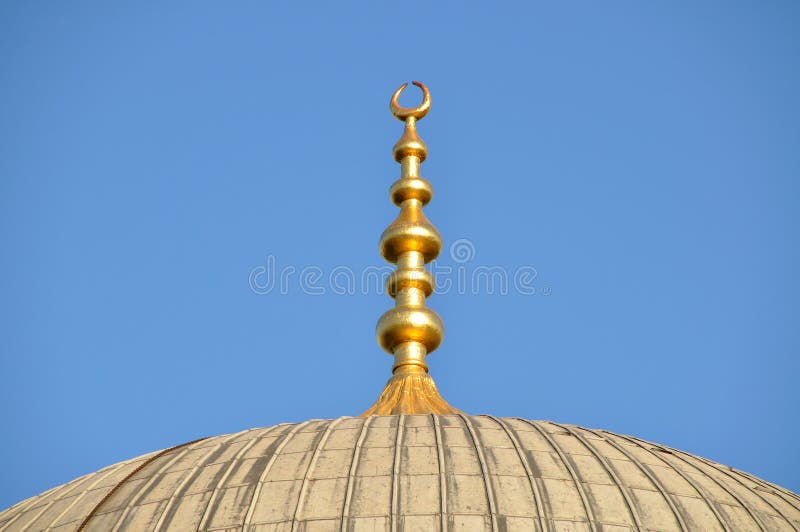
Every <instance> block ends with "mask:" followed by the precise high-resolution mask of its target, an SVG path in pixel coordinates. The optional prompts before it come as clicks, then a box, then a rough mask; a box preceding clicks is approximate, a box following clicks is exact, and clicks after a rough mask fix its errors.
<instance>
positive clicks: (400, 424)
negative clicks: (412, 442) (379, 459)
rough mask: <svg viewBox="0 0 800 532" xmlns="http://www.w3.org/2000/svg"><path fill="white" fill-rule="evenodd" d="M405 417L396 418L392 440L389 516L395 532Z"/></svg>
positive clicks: (401, 415)
mask: <svg viewBox="0 0 800 532" xmlns="http://www.w3.org/2000/svg"><path fill="white" fill-rule="evenodd" d="M405 419H406V416H405V415H403V414H400V415H399V416H398V418H397V433H396V435H395V440H394V462H393V463H392V510H391V512H392V516H391V525H390V526H391V531H392V532H396V531H397V521H398V515H397V514H398V511H399V508H398V506H399V504H400V494H399V488H400V453H401V451H402V447H401V445H402V443H403V428H404V426H405Z"/></svg>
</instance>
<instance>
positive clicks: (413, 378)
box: [362, 81, 459, 416]
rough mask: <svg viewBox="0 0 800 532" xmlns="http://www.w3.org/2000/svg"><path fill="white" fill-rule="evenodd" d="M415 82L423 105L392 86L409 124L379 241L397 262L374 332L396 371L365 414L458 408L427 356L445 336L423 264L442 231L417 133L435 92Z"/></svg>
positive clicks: (397, 111)
mask: <svg viewBox="0 0 800 532" xmlns="http://www.w3.org/2000/svg"><path fill="white" fill-rule="evenodd" d="M413 83H414V85H416V86H417V87H419V88H420V89H422V95H423V96H422V103H421V104H420V105H419V107H414V108H407V107H401V106H400V105H399V104H398V103H397V99H398V98H399V97H400V93H402V92H403V89H405V88H406V87H407V86H408V83H404V84H403V85H402V86H401V87H400V88H399V89H397V90H396V91H395V92H394V94H393V95H392V99H391V100H390V103H389V107H390V109H391V111H392V114H393V115H394V116H395V117H396V118H398V119H399V120H403V121H405V124H406V125H405V129H404V130H403V136H402V137H400V140H398V141H397V143H396V144H395V145H394V149H393V154H394V159H395V160H396V161H397V162H399V163H400V179H398V180H397V181H395V183H394V184H393V185H392V186H391V188H390V189H389V196H390V197H391V199H392V202H393V203H394V204H395V205H397V206H398V207H400V214H399V215H398V216H397V219H395V221H394V222H392V223H391V224H390V225H389V227H387V228H386V230H385V231H384V232H383V234H382V235H381V241H380V250H381V255H383V258H384V259H386V260H387V261H389V262H391V263H394V264H397V270H395V271H394V272H393V273H392V274H391V275H390V276H389V279H388V280H387V283H386V288H387V292H388V294H389V295H390V296H391V297H392V298H394V300H395V306H394V308H392V309H390V310H388V311H387V312H385V313H384V314H383V316H381V318H380V320H378V325H377V326H376V331H375V332H376V336H377V339H378V344H380V346H381V347H382V348H383V349H384V350H385V351H386V352H388V353H390V354H392V355H394V365H393V367H392V374H393V375H392V378H391V379H389V382H388V383H387V384H386V387H385V388H384V390H383V393H381V395H380V397H379V398H378V400H377V402H376V403H375V404H374V405H373V406H372V407H371V408H370V409H369V410H367V411H366V412H364V413H363V414H362V416H371V415H389V414H431V413H434V414H455V413H458V412H459V411H458V410H457V409H455V408H453V407H452V406H450V405H449V404H448V403H447V401H445V400H444V398H442V396H441V395H440V394H439V390H437V388H436V384H435V383H434V382H433V378H431V376H430V375H428V365H427V363H426V362H425V358H426V357H427V356H428V354H430V353H431V352H433V351H434V350H435V349H436V348H437V347H439V344H440V343H441V341H442V339H443V337H444V324H443V323H442V320H441V318H439V316H438V315H437V314H436V313H435V312H434V311H433V310H431V309H429V308H428V307H427V306H426V298H427V297H428V296H429V295H431V293H433V288H434V280H433V275H432V274H431V273H430V272H429V271H428V270H426V269H425V264H427V263H429V262H430V261H432V260H433V259H435V258H436V256H437V255H438V254H439V251H440V250H441V249H442V237H441V236H440V235H439V232H438V231H437V230H436V228H435V227H434V226H433V225H432V224H431V223H430V222H429V221H428V219H427V218H426V217H425V214H423V212H422V207H423V206H424V205H426V204H427V203H428V202H429V201H430V200H431V198H432V197H433V186H432V185H431V184H430V182H428V181H427V180H426V179H423V178H422V177H420V175H419V168H420V163H422V161H424V160H425V158H426V157H427V155H428V147H427V146H426V145H425V142H423V141H422V139H421V138H420V137H419V135H418V134H417V129H416V121H417V120H419V119H420V118H422V117H424V116H425V115H426V114H428V111H429V110H430V108H431V95H430V92H428V88H427V87H426V86H425V85H423V84H422V83H420V82H418V81H414V82H413Z"/></svg>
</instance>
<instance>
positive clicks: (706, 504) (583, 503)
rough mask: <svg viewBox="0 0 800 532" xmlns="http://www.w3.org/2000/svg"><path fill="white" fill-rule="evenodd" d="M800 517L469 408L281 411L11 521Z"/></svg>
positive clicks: (586, 523)
mask: <svg viewBox="0 0 800 532" xmlns="http://www.w3.org/2000/svg"><path fill="white" fill-rule="evenodd" d="M119 528H123V529H128V530H180V531H185V530H226V531H232V530H243V529H244V530H258V531H289V530H305V531H328V530H352V531H362V530H364V531H367V530H368V531H383V530H387V531H388V530H402V531H412V530H425V531H427V530H440V529H442V530H448V529H452V530H493V531H515V530H526V531H527V530H604V531H605V530H619V531H622V530H637V529H638V530H661V531H671V530H703V531H711V530H796V529H798V528H800V497H798V496H797V495H795V494H793V493H791V492H789V491H787V490H785V489H782V488H780V487H778V486H775V485H773V484H770V483H768V482H765V481H763V480H760V479H758V478H755V477H753V476H751V475H748V474H745V473H742V472H740V471H737V470H734V469H731V468H729V467H726V466H722V465H720V464H717V463H714V462H712V461H710V460H706V459H704V458H700V457H697V456H693V455H690V454H686V453H683V452H680V451H677V450H675V449H670V448H667V447H664V446H661V445H656V444H653V443H649V442H646V441H644V440H640V439H637V438H633V437H629V436H621V435H618V434H614V433H611V432H608V431H603V430H590V429H585V428H581V427H577V426H574V425H564V424H557V423H552V422H548V421H528V420H524V419H519V418H496V417H491V416H467V415H438V414H430V415H399V416H369V417H362V418H352V417H341V418H338V419H333V420H311V421H306V422H304V423H298V424H280V425H275V426H273V427H268V428H261V429H252V430H247V431H244V432H239V433H236V434H229V435H223V436H216V437H212V438H206V439H202V440H197V441H194V442H190V443H186V444H183V445H178V446H176V447H172V448H169V449H166V450H164V451H160V452H155V453H151V454H147V455H144V456H140V457H138V458H134V459H133V460H128V461H125V462H121V463H118V464H115V465H112V466H110V467H107V468H105V469H101V470H100V471H98V472H96V473H92V474H89V475H86V476H83V477H81V478H78V479H76V480H74V481H72V482H69V483H67V484H64V485H62V486H59V487H56V488H53V489H51V490H50V491H47V492H45V493H43V494H42V495H39V496H38V497H32V498H30V499H28V500H25V501H22V502H20V503H19V504H17V505H15V506H13V507H12V508H9V509H8V510H6V511H4V512H3V513H0V530H4V531H6V530H8V531H12V530H44V529H47V530H53V531H68V530H69V531H73V530H98V531H108V530H117V529H119Z"/></svg>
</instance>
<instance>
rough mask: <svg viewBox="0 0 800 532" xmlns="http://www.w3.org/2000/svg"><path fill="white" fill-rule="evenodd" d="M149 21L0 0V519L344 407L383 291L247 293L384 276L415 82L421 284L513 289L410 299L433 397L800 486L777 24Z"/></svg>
mask: <svg viewBox="0 0 800 532" xmlns="http://www.w3.org/2000/svg"><path fill="white" fill-rule="evenodd" d="M164 4H165V3H163V2H158V3H157V2H129V3H128V4H127V5H122V4H120V3H108V2H96V3H87V2H49V3H31V2H21V1H20V2H4V3H3V4H2V6H0V65H2V76H0V176H2V179H0V202H1V204H0V217H2V222H0V231H1V233H0V245H2V253H0V290H1V291H2V306H1V307H0V308H1V309H2V310H1V312H2V315H0V323H2V325H0V327H1V328H2V329H1V331H2V358H1V359H0V373H1V374H2V383H3V384H2V386H0V401H1V404H2V413H1V414H0V415H1V416H2V417H1V418H0V426H2V427H3V437H2V438H0V468H2V471H3V474H2V478H3V480H2V483H1V486H0V507H5V506H8V505H10V504H12V503H14V502H16V501H17V500H20V499H22V498H25V497H28V496H31V495H34V494H36V493H38V492H41V491H43V490H45V489H47V488H50V487H52V486H54V485H56V484H60V483H63V482H65V481H68V480H70V479H72V478H74V477H75V476H78V475H80V474H84V473H88V472H91V471H93V470H96V469H99V468H101V467H103V466H105V465H107V464H110V463H113V462H117V461H119V460H123V459H127V458H129V457H132V456H136V455H139V454H142V453H145V452H148V451H152V450H156V449H160V448H164V447H168V446H171V445H175V444H178V443H182V442H185V441H188V440H192V439H195V438H198V437H201V436H208V435H216V434H221V433H226V432H233V431H239V430H243V429H246V428H250V427H257V426H268V425H272V424H276V423H279V422H285V421H300V420H305V419H309V418H330V417H337V416H341V415H357V414H359V413H360V412H361V411H363V410H364V409H366V408H367V407H368V406H370V404H371V403H372V402H373V400H374V399H375V398H376V397H377V395H378V393H379V392H380V390H381V388H382V386H383V384H384V382H385V381H386V379H387V378H388V376H389V373H390V367H391V359H390V357H389V356H387V355H385V354H383V353H382V352H381V351H380V349H379V347H378V346H377V344H376V343H375V339H374V324H375V322H376V320H377V318H378V316H379V315H380V314H381V313H382V312H383V311H385V310H386V309H387V308H389V306H390V305H391V300H390V299H389V298H388V297H387V296H385V295H383V294H379V293H376V291H375V290H368V293H366V294H364V293H362V292H363V290H357V293H355V294H349V295H340V294H337V293H334V291H333V290H332V289H331V286H329V285H328V286H326V282H325V281H324V280H323V281H320V282H319V283H318V284H320V285H322V287H323V289H326V290H325V293H324V294H322V295H316V296H315V295H310V294H308V293H305V292H308V290H306V291H305V292H304V291H303V290H302V289H301V287H300V286H299V282H298V280H297V278H296V277H292V278H290V281H291V282H290V283H289V286H288V287H287V288H288V290H286V291H287V292H288V293H286V294H281V293H279V292H280V290H278V289H276V290H275V291H273V292H271V293H269V294H258V293H256V292H254V291H253V290H252V289H251V287H250V281H249V279H250V276H251V272H253V271H254V269H257V268H259V267H260V266H261V267H264V266H265V265H266V264H267V261H268V258H267V257H269V256H273V257H275V260H276V268H283V267H287V266H293V267H295V268H296V270H297V271H300V270H301V269H303V268H306V267H317V268H319V269H320V271H322V272H323V274H324V275H329V274H330V272H332V271H333V269H334V268H335V267H337V266H345V267H347V268H350V269H351V270H352V271H354V272H361V271H363V269H364V268H366V267H368V266H380V265H381V264H382V259H381V258H380V256H379V255H378V250H377V240H378V236H379V235H380V233H381V231H382V230H383V228H384V227H385V226H386V225H387V224H388V223H389V222H390V221H391V220H392V219H393V217H394V216H395V214H396V212H397V211H396V208H395V207H394V206H392V205H391V204H390V203H389V200H388V198H387V190H388V187H389V185H390V184H391V183H392V181H393V180H394V179H395V178H396V177H397V176H398V172H399V168H398V166H397V165H396V164H395V163H394V161H392V159H391V154H390V150H391V146H392V145H393V143H394V142H395V140H397V138H398V137H399V135H400V133H401V130H402V125H401V124H400V123H399V122H397V121H395V120H394V119H393V118H392V117H391V116H390V114H389V111H388V100H389V96H390V95H391V93H392V91H393V90H394V89H395V88H396V87H397V86H399V85H400V84H401V83H402V82H404V81H408V80H411V79H420V80H422V81H424V82H425V83H427V84H428V86H429V87H430V89H431V92H432V96H433V109H432V111H431V113H430V114H429V115H428V117H427V118H425V120H423V121H422V122H421V123H420V131H421V134H422V136H423V138H424V139H425V140H426V141H427V143H428V146H429V148H430V158H429V160H428V161H427V162H426V163H425V165H424V167H423V169H424V175H425V176H427V177H428V178H429V179H430V180H431V181H432V182H433V184H434V186H435V188H436V194H437V195H436V197H435V198H434V200H433V202H432V203H431V204H430V205H429V206H428V207H427V208H426V212H427V213H428V215H429V217H430V218H431V220H432V221H433V222H434V223H435V224H436V225H437V226H438V228H439V229H440V231H441V232H442V234H443V235H444V238H445V241H446V246H447V247H446V248H445V251H444V253H443V257H442V260H441V261H440V263H441V264H442V266H448V265H449V266H450V267H452V268H455V269H457V268H458V267H462V268H466V269H467V270H469V269H474V268H477V267H479V266H499V267H500V268H503V269H504V271H507V272H511V273H513V272H514V271H516V270H517V269H518V268H519V267H521V266H526V267H532V268H535V269H536V272H537V276H536V278H535V279H534V286H535V288H536V293H535V294H533V295H525V294H522V293H520V292H519V291H518V290H514V288H513V287H512V288H511V289H510V290H509V293H508V294H506V295H500V294H497V293H489V292H490V291H489V290H488V289H483V290H481V289H479V290H478V291H477V292H478V293H477V294H475V293H472V291H471V290H466V291H464V290H462V291H461V293H459V290H457V289H456V288H451V289H450V290H448V291H446V293H442V294H440V295H436V296H434V297H433V298H431V300H430V304H431V306H432V307H433V308H435V309H436V310H437V311H438V312H439V314H440V315H441V316H442V317H443V319H444V321H445V324H446V326H447V330H448V333H447V337H446V338H445V341H444V344H443V345H442V347H441V349H440V350H439V351H437V352H436V353H434V354H433V355H432V356H431V358H430V363H431V367H432V373H433V375H434V376H435V377H436V379H437V382H438V384H439V387H440V389H441V390H442V392H443V394H444V395H445V397H446V398H447V399H448V400H449V401H450V402H451V403H452V404H453V405H455V406H457V407H460V408H462V409H464V410H465V411H467V412H469V413H474V414H478V413H491V414H494V415H501V416H520V417H525V418H531V419H552V420H555V421H559V422H564V423H575V424H580V425H584V426H589V427H600V428H605V429H608V430H613V431H616V432H621V433H625V434H634V435H637V436H639V437H642V438H645V439H649V440H654V441H657V442H659V443H663V444H665V445H669V446H673V447H678V448H680V449H683V450H686V451H689V452H693V453H697V454H700V455H702V456H705V457H708V458H711V459H713V460H716V461H719V462H722V463H725V464H728V465H731V466H734V467H736V468H740V469H744V470H746V471H748V472H750V473H752V474H755V475H758V476H761V477H763V478H765V479H767V480H770V481H773V482H777V483H779V484H781V485H784V486H786V487H788V488H790V489H793V490H795V491H800V454H798V452H797V441H798V439H800V424H798V410H799V409H798V407H800V389H799V387H798V370H799V369H800V362H798V353H799V352H800V328H799V327H798V310H800V309H799V308H798V307H799V306H800V303H798V301H800V284H798V278H797V271H798V267H800V264H798V262H799V261H798V237H800V234H798V233H800V227H799V226H798V213H797V209H798V207H797V206H798V200H800V195H799V194H798V180H800V149H799V148H800V112H799V111H800V105H799V104H798V95H799V94H800V68H799V67H800V65H798V57H800V31H798V28H800V4H798V3H797V2H792V1H785V2H779V1H775V2H756V1H753V2H624V1H622V2H612V3H609V2H604V3H602V5H601V4H600V3H597V2H586V3H581V2H569V3H567V2H549V3H543V2H541V3H540V2H519V3H506V4H505V7H503V8H502V9H501V8H498V7H497V6H495V5H489V3H481V4H477V3H462V2H435V3H434V2H423V3H413V2H405V3H402V4H398V3H391V4H390V3H389V2H366V1H364V2H336V3H333V2H331V3H319V4H303V3H301V2H280V3H279V2H266V1H264V2H228V3H220V2H186V3H183V4H181V3H170V5H169V6H166V5H164ZM301 4H302V5H301ZM408 92H409V94H408V95H405V96H407V98H406V99H405V100H403V102H404V103H405V104H406V105H410V104H413V103H415V102H417V101H418V100H417V98H418V97H419V93H418V92H417V89H415V88H414V89H413V91H412V90H409V91H408ZM459 239H467V240H469V242H470V245H471V246H472V247H471V248H470V250H469V251H473V250H474V252H475V255H474V257H472V258H471V260H470V261H468V262H465V263H458V262H456V261H454V260H453V258H452V257H450V254H449V250H448V248H449V246H450V245H451V244H452V243H453V242H455V241H457V240H459ZM255 271H258V270H255ZM467 273H468V274H469V271H467Z"/></svg>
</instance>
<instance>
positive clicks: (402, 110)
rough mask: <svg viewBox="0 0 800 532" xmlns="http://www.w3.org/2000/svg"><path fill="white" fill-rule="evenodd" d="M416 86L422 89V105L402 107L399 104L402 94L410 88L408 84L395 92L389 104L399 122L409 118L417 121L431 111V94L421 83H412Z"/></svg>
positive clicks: (404, 84)
mask: <svg viewBox="0 0 800 532" xmlns="http://www.w3.org/2000/svg"><path fill="white" fill-rule="evenodd" d="M411 83H413V84H414V85H416V86H417V87H419V88H420V89H422V103H421V104H419V106H418V107H401V106H400V104H399V103H398V99H399V98H400V94H402V92H403V91H404V90H405V89H406V87H408V83H403V84H402V85H401V86H400V88H399V89H397V90H396V91H394V94H393V95H392V99H391V101H390V102H389V108H390V109H391V110H392V114H393V115H394V116H395V118H397V119H398V120H402V121H405V120H408V119H409V118H414V119H415V120H419V119H421V118H422V117H424V116H425V115H426V114H428V111H430V109H431V93H430V91H428V87H426V86H425V85H423V84H422V83H420V82H419V81H412V82H411Z"/></svg>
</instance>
